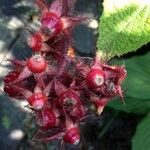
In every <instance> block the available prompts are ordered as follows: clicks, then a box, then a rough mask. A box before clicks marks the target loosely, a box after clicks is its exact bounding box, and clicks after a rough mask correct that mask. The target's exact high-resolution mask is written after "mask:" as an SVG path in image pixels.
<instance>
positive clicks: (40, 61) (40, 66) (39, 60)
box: [27, 55, 47, 73]
mask: <svg viewBox="0 0 150 150" xmlns="http://www.w3.org/2000/svg"><path fill="white" fill-rule="evenodd" d="M27 67H28V69H29V70H30V71H31V72H33V73H42V72H44V71H45V70H46V68H47V62H46V60H45V59H44V58H43V57H42V56H40V55H34V56H33V57H31V58H30V59H29V60H28V61H27Z"/></svg>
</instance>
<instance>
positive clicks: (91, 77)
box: [86, 68, 105, 89]
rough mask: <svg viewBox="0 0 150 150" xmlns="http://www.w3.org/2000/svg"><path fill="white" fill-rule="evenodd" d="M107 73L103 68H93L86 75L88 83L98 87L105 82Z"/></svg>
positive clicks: (90, 85) (92, 86)
mask: <svg viewBox="0 0 150 150" xmlns="http://www.w3.org/2000/svg"><path fill="white" fill-rule="evenodd" d="M104 80H105V73H104V71H103V70H101V69H97V68H92V69H91V70H90V71H89V72H88V74H87V77H86V82H87V85H88V86H89V87H91V88H94V89H95V88H98V87H100V86H101V85H103V84H104Z"/></svg>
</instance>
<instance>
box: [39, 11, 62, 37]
mask: <svg viewBox="0 0 150 150" xmlns="http://www.w3.org/2000/svg"><path fill="white" fill-rule="evenodd" d="M41 23H42V28H43V29H44V31H46V32H49V33H46V34H52V33H60V32H61V31H62V29H63V23H62V21H61V19H60V17H59V16H58V15H57V14H55V13H52V12H46V13H44V14H43V15H42V18H41Z"/></svg>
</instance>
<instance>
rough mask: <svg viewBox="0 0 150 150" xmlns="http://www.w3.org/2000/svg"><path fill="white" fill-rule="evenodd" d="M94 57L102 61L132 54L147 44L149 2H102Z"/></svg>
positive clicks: (149, 25) (149, 14) (131, 0)
mask: <svg viewBox="0 0 150 150" xmlns="http://www.w3.org/2000/svg"><path fill="white" fill-rule="evenodd" d="M103 6H104V11H103V14H102V16H101V18H100V27H99V38H98V42H97V46H98V49H99V51H98V53H99V55H100V56H102V57H105V59H108V58H111V57H113V56H115V55H117V56H121V55H123V54H126V53H128V52H131V51H136V50H137V49H138V48H140V47H141V46H142V45H144V44H147V43H148V42H149V41H150V1H149V0H124V1H120V0H104V3H103Z"/></svg>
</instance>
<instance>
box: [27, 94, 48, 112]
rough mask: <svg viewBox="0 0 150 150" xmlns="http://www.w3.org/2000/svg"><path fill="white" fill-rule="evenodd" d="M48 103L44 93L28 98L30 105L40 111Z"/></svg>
mask: <svg viewBox="0 0 150 150" xmlns="http://www.w3.org/2000/svg"><path fill="white" fill-rule="evenodd" d="M46 102H47V97H46V96H45V95H44V94H43V93H34V94H33V95H31V96H30V97H29V98H28V103H29V104H30V105H31V106H32V107H33V108H34V109H36V110H40V109H41V108H42V107H43V106H44V104H45V103H46Z"/></svg>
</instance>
